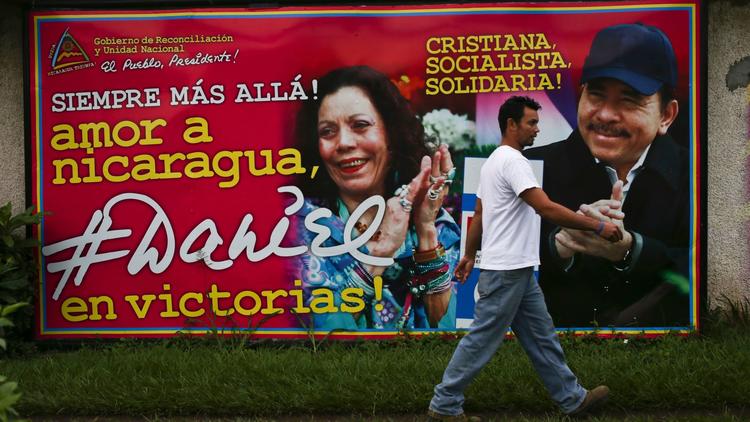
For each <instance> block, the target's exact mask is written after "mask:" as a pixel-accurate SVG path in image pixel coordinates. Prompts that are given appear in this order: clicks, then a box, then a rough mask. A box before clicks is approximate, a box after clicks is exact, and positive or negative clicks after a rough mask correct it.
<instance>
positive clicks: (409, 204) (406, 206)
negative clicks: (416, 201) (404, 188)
mask: <svg viewBox="0 0 750 422" xmlns="http://www.w3.org/2000/svg"><path fill="white" fill-rule="evenodd" d="M398 203H399V204H401V208H403V209H404V211H406V212H411V208H412V202H411V201H410V200H408V199H406V197H405V196H404V197H402V198H399V200H398Z"/></svg>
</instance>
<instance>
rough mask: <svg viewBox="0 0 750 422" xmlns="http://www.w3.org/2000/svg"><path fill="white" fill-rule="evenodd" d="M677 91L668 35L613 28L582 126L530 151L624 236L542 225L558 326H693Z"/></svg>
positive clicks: (571, 197)
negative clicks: (674, 130) (609, 237)
mask: <svg viewBox="0 0 750 422" xmlns="http://www.w3.org/2000/svg"><path fill="white" fill-rule="evenodd" d="M676 84H677V65H676V59H675V53H674V50H673V48H672V45H671V43H670V41H669V39H668V38H667V37H666V35H665V34H664V33H663V32H662V31H660V30H659V29H657V28H655V27H652V26H647V25H641V24H626V25H616V26H611V27H607V28H604V29H602V30H601V31H600V32H599V33H597V35H596V37H595V38H594V41H593V43H592V45H591V49H590V51H589V55H588V57H587V58H586V61H585V62H584V65H583V73H582V75H581V98H580V101H579V103H578V128H577V129H575V130H574V131H573V133H571V134H570V136H569V137H568V139H566V140H564V141H561V142H557V143H554V144H550V145H547V146H544V147H540V148H534V149H531V150H528V151H526V152H525V155H526V156H527V157H528V158H529V159H543V160H544V180H543V184H542V186H543V188H544V190H545V192H547V194H548V195H549V197H550V199H551V200H553V201H555V202H558V203H560V204H563V205H565V206H567V207H568V208H570V209H573V210H578V211H579V212H582V213H584V214H587V215H589V216H592V217H596V218H600V219H602V220H610V219H611V220H612V221H615V222H617V224H620V225H621V230H622V232H623V239H622V240H621V241H619V242H616V243H609V242H606V241H600V240H598V239H596V238H595V237H593V236H590V235H589V234H588V233H586V232H582V231H577V230H570V229H561V228H559V227H555V226H554V225H552V224H549V223H547V222H543V223H542V235H541V249H540V250H541V263H542V265H541V267H540V278H539V282H540V284H541V286H542V289H543V291H544V294H545V300H546V302H547V305H548V307H549V311H550V314H551V315H552V317H553V319H554V320H555V322H556V325H557V326H558V327H590V326H592V325H593V326H599V327H603V326H614V327H678V326H687V325H688V324H689V315H690V309H689V304H688V294H687V289H688V286H687V282H686V281H685V280H686V278H685V277H686V276H687V274H688V256H689V255H688V246H689V243H690V189H689V180H690V179H689V175H690V174H689V157H688V154H687V151H686V150H685V149H684V148H682V147H680V146H678V144H677V143H676V142H675V141H674V140H673V139H672V138H671V137H670V136H669V135H668V134H667V132H668V129H669V127H670V125H671V124H672V123H673V122H674V120H675V118H676V117H677V113H678V111H679V108H678V103H677V101H676V100H675V98H674V88H675V86H676ZM610 199H614V200H616V201H617V202H614V201H610ZM619 203H621V204H622V207H621V208H619V206H618V205H617V204H619Z"/></svg>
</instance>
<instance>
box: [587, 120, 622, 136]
mask: <svg viewBox="0 0 750 422" xmlns="http://www.w3.org/2000/svg"><path fill="white" fill-rule="evenodd" d="M587 127H588V130H590V131H594V132H598V133H601V134H602V135H606V136H622V137H628V136H630V132H628V131H627V130H625V129H623V128H620V127H617V126H616V125H610V124H606V123H589V125H588V126H587Z"/></svg>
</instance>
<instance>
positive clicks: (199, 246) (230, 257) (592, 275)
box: [27, 1, 703, 338]
mask: <svg viewBox="0 0 750 422" xmlns="http://www.w3.org/2000/svg"><path fill="white" fill-rule="evenodd" d="M699 17H700V14H699V4H698V3H697V2H692V1H687V2H679V3H670V4H664V3H660V2H602V3H591V2H586V3H544V4H536V3H528V4H525V3H512V4H501V3H498V4H462V5H428V6H387V7H386V6H382V7H381V6H366V7H288V8H263V9H189V10H168V11H167V10H164V11H161V10H131V11H108V10H102V11H91V10H86V11H70V10H66V11H31V12H30V14H29V37H28V38H29V46H28V47H29V49H28V51H29V56H28V60H29V64H30V66H29V67H28V69H29V74H28V75H27V76H28V78H29V82H30V83H29V86H30V92H29V98H30V102H29V104H30V108H29V117H30V119H29V120H30V121H29V126H30V129H31V130H30V134H31V136H30V139H29V142H30V151H31V157H30V166H31V175H32V180H31V184H30V185H31V196H32V202H33V205H34V206H35V207H36V209H37V211H38V212H44V213H45V216H44V219H43V222H42V224H41V225H40V227H39V230H38V231H37V232H36V236H37V237H38V239H39V241H40V247H39V251H38V256H39V270H40V274H39V280H38V283H39V290H38V291H39V295H38V302H37V304H36V305H37V306H36V308H37V322H38V330H37V334H38V336H39V337H40V338H73V337H122V336H138V337H151V336H170V335H174V334H175V333H178V332H191V333H206V332H214V331H222V332H235V331H236V332H250V333H252V334H253V335H255V336H259V337H275V338H303V337H307V336H308V335H309V334H310V333H315V334H321V335H324V334H332V335H335V336H339V337H347V338H348V337H365V338H378V337H382V336H389V335H394V334H396V333H399V332H403V331H409V332H417V333H422V332H433V331H455V330H461V329H464V328H466V327H467V326H468V324H470V321H471V318H472V309H473V305H474V301H475V282H476V277H477V275H476V273H475V274H474V275H473V276H472V277H471V278H470V280H469V281H467V282H466V283H465V284H463V285H461V284H459V283H457V282H456V281H455V279H454V278H453V276H452V271H453V269H454V267H455V265H456V262H457V261H458V259H459V258H460V256H461V253H462V247H463V242H464V241H465V233H466V226H467V225H468V224H469V222H470V218H471V212H472V210H473V209H474V200H475V192H476V178H477V174H478V166H481V160H478V159H477V158H481V157H486V156H487V155H489V153H490V152H491V151H492V149H493V148H494V146H496V145H497V143H498V142H499V139H500V131H499V128H498V124H497V109H498V107H499V105H500V104H502V102H503V101H505V100H506V99H507V98H509V97H510V96H513V95H526V96H529V97H531V98H533V99H535V100H536V101H538V102H539V103H540V104H541V105H542V109H541V110H540V128H541V132H540V134H539V135H538V136H537V139H536V143H535V144H534V146H535V147H539V146H541V147H545V146H552V145H555V143H557V142H561V141H562V142H563V143H564V142H568V144H570V142H571V134H575V133H577V129H576V128H577V126H578V118H579V116H578V101H579V98H580V95H581V88H580V83H579V82H580V80H581V73H582V68H583V64H584V62H585V60H586V58H587V56H588V55H589V48H590V47H591V44H592V40H593V39H594V37H595V35H596V34H597V33H598V32H599V31H601V30H602V29H604V28H608V27H612V26H615V25H620V24H631V23H642V24H644V25H648V26H649V27H655V28H658V29H659V30H660V31H662V33H663V34H664V35H665V37H666V39H668V42H669V43H671V46H672V47H673V49H674V52H675V60H676V69H677V75H676V83H675V86H674V89H673V93H672V94H673V95H674V98H675V99H676V100H677V102H678V104H679V114H678V116H677V118H676V120H675V121H674V123H673V124H672V125H671V127H669V130H668V137H669V139H670V141H669V142H670V148H671V147H673V148H674V149H675V151H679V153H675V154H676V155H674V156H675V157H677V158H675V159H674V160H675V161H674V162H672V161H669V160H671V159H672V158H669V157H671V156H669V157H668V158H664V157H665V156H657V154H656V153H655V152H653V151H655V150H657V149H658V148H651V149H649V150H648V151H649V152H647V153H644V155H643V156H644V158H648V157H649V154H650V156H651V157H656V158H651V159H650V160H649V159H647V160H646V161H645V162H646V165H647V166H646V167H648V166H651V165H654V163H656V164H657V165H655V167H654V168H661V169H662V170H661V174H663V175H666V176H665V177H666V178H667V180H666V181H664V183H666V184H667V185H668V187H670V188H671V191H670V192H671V193H670V195H671V196H670V195H666V194H665V193H664V192H663V191H656V192H654V191H653V190H652V189H650V190H647V193H643V194H640V193H638V192H639V191H640V189H643V188H638V186H639V185H638V180H639V178H640V179H641V180H647V177H646V176H644V174H648V171H650V170H648V171H646V170H644V171H646V173H642V174H640V175H639V174H636V175H635V179H631V180H633V182H632V183H633V184H632V185H631V186H632V187H633V188H632V190H631V191H630V193H628V195H629V196H628V200H626V201H625V205H624V207H625V208H624V211H625V215H626V217H625V218H626V219H625V229H626V230H628V232H630V233H632V236H631V241H632V244H629V245H628V247H627V251H628V252H627V254H628V257H625V258H628V262H627V265H626V266H624V267H623V266H621V265H620V264H621V263H620V262H619V261H620V260H624V258H623V257H622V256H618V257H617V258H616V259H615V261H617V262H615V261H613V260H612V259H611V257H604V256H602V255H604V254H603V253H602V254H597V253H594V254H590V253H587V252H580V251H578V252H575V253H572V252H571V251H563V253H562V254H561V253H559V251H552V250H551V249H549V248H550V242H549V240H550V239H552V241H553V244H554V236H556V235H557V234H558V233H559V230H558V229H557V228H556V227H554V226H551V225H548V224H546V223H545V225H544V226H543V230H542V236H541V238H540V251H541V256H542V264H541V266H540V267H539V268H538V270H539V273H538V276H539V281H540V283H541V285H542V287H543V289H544V291H545V294H546V299H547V302H548V305H549V307H550V312H551V313H552V316H553V318H554V319H555V321H556V322H557V323H558V328H562V329H566V328H567V329H575V330H581V331H590V330H601V329H603V328H607V330H611V331H613V332H634V331H635V332H647V333H658V332H665V331H670V330H677V331H690V330H693V329H695V328H696V327H697V323H698V315H697V314H698V302H699V299H698V297H699V294H698V291H699V286H700V283H701V280H700V270H699V269H700V265H699V264H700V263H699V257H700V253H701V248H702V244H701V239H700V230H699V227H700V221H701V218H702V217H701V215H700V205H699V204H701V201H703V197H702V191H701V186H700V180H701V176H700V175H701V168H700V162H701V160H700V150H701V139H700V136H699V134H700V133H701V132H700V124H701V118H700V116H701V113H702V110H703V107H702V102H701V101H702V99H701V98H700V97H699V93H700V92H701V90H700V88H701V86H700V83H701V81H700V78H699V75H700V68H701V66H702V63H700V60H699V59H700V56H699V48H698V46H699V45H700V43H701V34H700V33H699V30H698V29H699V28H700V21H699ZM568 144H565V145H568ZM443 145H444V146H443ZM425 155H426V156H428V157H430V158H429V159H426V158H424V156H425ZM556 156H558V157H559V154H556ZM660 157H661V158H660ZM530 158H533V159H538V160H544V161H542V162H541V163H542V164H540V165H539V166H540V167H543V168H544V169H543V171H540V174H542V173H543V174H544V178H545V179H544V181H543V184H544V188H545V189H547V188H548V187H550V188H554V189H555V190H556V191H559V192H558V193H556V194H553V193H550V196H551V197H552V198H553V199H554V200H556V201H559V202H561V203H563V204H564V205H566V206H568V207H570V208H572V209H578V206H579V205H581V204H587V203H591V202H594V201H595V200H597V199H603V198H604V196H607V197H608V196H609V193H608V192H604V193H602V191H601V190H600V189H599V190H597V189H594V188H591V191H588V189H589V188H587V187H583V185H577V183H578V182H577V181H576V180H575V179H570V185H569V186H568V187H562V188H561V187H559V186H557V185H555V183H557V182H560V181H561V180H567V179H564V177H563V176H559V175H556V173H555V172H553V171H552V170H550V169H548V167H547V166H548V163H549V159H550V158H549V157H545V156H544V154H541V155H540V150H536V152H534V151H532V152H530ZM595 158H596V157H594V158H592V159H591V160H590V161H592V163H595V162H599V161H601V160H598V158H596V160H594V159H595ZM665 160H667V161H665ZM604 164H606V162H605V163H604ZM667 164H669V166H667ZM665 166H666V167H665ZM423 168H427V170H422V169H423ZM453 168H455V170H452V169H453ZM571 168H572V169H575V168H577V167H576V166H572V165H571ZM644 168H645V167H644ZM571 171H572V170H571ZM674 172H678V173H679V177H676V178H675V180H674V181H671V180H672V179H669V177H671V176H669V175H671V174H673V173H674ZM570 174H571V173H570V172H566V173H565V175H570ZM430 175H434V176H441V175H450V178H452V183H449V182H443V181H441V182H440V183H445V186H442V187H441V186H437V187H436V186H435V184H434V183H433V182H432V180H430V181H428V179H429V176H430ZM438 178H440V177H438ZM548 179H549V180H548ZM441 180H446V178H445V177H443V178H441ZM644 183H645V182H643V183H642V184H644ZM654 183H656V182H649V185H651V186H655V185H654ZM557 184H558V185H559V183H557ZM402 185H406V186H410V187H411V189H408V190H404V189H401V190H399V188H400V187H401V186H402ZM553 185H554V186H553ZM609 186H611V185H609ZM428 187H429V189H428ZM430 191H434V192H430ZM438 191H439V194H438V193H437V192H438ZM583 191H585V192H584V194H582V196H581V195H578V194H577V193H581V192H583ZM570 192H576V195H568V193H570ZM428 195H439V198H438V199H437V200H434V199H430V198H429V197H428ZM603 195H604V196H603ZM634 198H635V199H634ZM659 198H660V199H661V200H662V202H663V201H664V200H668V201H669V204H663V203H661V202H658V203H651V202H650V201H653V200H656V199H659ZM566 202H567V203H566ZM628 202H630V203H632V204H638V205H637V206H636V205H632V206H631V205H629V204H628ZM644 213H645V215H656V214H658V215H660V216H661V218H662V220H663V219H666V220H667V221H661V220H659V219H655V218H645V217H644V216H643V215H644ZM550 236H552V237H551V238H550ZM638 239H640V240H638ZM638 242H640V243H638ZM637 245H640V246H637ZM552 247H554V246H552ZM569 252H570V254H571V255H574V256H572V257H568V256H567V255H566V254H568V253H569ZM560 255H563V256H562V258H564V259H565V262H560V261H561V256H560ZM570 261H573V262H572V263H571V262H570ZM573 264H575V265H573ZM618 265H619V266H618ZM569 267H570V268H569ZM610 267H611V268H610ZM571 268H572V269H573V270H571ZM476 271H477V270H475V272H476Z"/></svg>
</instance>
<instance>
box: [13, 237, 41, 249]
mask: <svg viewBox="0 0 750 422" xmlns="http://www.w3.org/2000/svg"><path fill="white" fill-rule="evenodd" d="M16 245H18V247H19V248H33V247H35V246H37V245H39V241H38V240H36V239H32V238H29V239H21V240H19V241H17V242H16Z"/></svg>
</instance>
